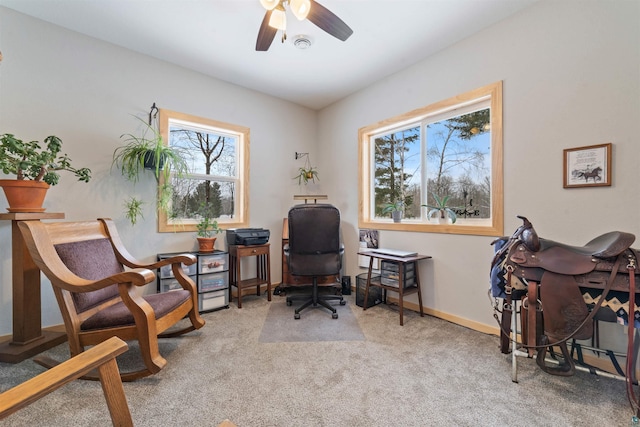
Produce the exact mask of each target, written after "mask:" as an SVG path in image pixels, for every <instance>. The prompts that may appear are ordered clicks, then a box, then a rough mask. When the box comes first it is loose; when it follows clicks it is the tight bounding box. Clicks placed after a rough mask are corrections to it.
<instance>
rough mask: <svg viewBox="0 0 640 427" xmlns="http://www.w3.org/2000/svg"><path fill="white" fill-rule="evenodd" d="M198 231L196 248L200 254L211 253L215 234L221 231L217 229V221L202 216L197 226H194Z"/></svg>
mask: <svg viewBox="0 0 640 427" xmlns="http://www.w3.org/2000/svg"><path fill="white" fill-rule="evenodd" d="M196 229H197V230H198V237H197V239H198V248H199V251H200V252H213V251H214V246H215V243H216V237H214V235H215V234H218V233H221V232H222V230H221V229H220V228H219V227H218V221H216V220H212V219H211V218H209V217H208V216H206V215H205V216H204V217H203V218H202V219H201V220H200V222H199V223H198V224H196Z"/></svg>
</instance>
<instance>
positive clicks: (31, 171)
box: [0, 133, 91, 212]
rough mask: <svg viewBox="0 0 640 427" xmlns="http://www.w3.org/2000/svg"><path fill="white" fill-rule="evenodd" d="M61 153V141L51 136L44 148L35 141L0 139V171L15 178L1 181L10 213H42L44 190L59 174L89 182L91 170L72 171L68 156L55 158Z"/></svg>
mask: <svg viewBox="0 0 640 427" xmlns="http://www.w3.org/2000/svg"><path fill="white" fill-rule="evenodd" d="M61 150H62V140H61V139H60V138H58V137H57V136H53V135H51V136H48V137H46V138H45V139H44V147H43V146H41V143H40V142H38V141H30V142H24V141H23V140H21V139H18V138H16V137H15V136H14V135H12V134H9V133H5V134H4V135H1V136H0V170H1V171H2V172H3V173H5V174H8V175H15V176H16V179H3V180H0V186H1V187H2V189H3V190H4V193H5V196H6V197H7V201H8V202H9V208H7V210H8V211H9V212H44V210H45V209H44V208H43V207H42V204H43V202H44V198H45V196H46V193H47V190H48V189H49V187H50V186H52V185H56V184H58V182H59V180H60V175H59V174H58V171H68V172H71V173H73V174H74V175H75V176H76V177H77V178H78V180H79V181H84V182H89V180H90V179H91V170H90V169H88V168H80V169H75V168H74V167H72V166H71V159H70V158H69V156H67V154H63V155H60V156H59V155H58V154H59V153H60V151H61Z"/></svg>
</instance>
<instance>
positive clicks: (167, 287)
mask: <svg viewBox="0 0 640 427" xmlns="http://www.w3.org/2000/svg"><path fill="white" fill-rule="evenodd" d="M191 280H194V281H195V277H191ZM177 289H182V286H180V283H178V279H176V278H169V279H160V292H169V291H175V290H177Z"/></svg>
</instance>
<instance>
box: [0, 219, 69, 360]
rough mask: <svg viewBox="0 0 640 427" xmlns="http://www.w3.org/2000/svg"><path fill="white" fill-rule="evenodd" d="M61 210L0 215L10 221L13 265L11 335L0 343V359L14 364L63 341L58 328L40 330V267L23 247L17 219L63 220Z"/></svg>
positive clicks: (64, 338) (65, 338) (65, 336)
mask: <svg viewBox="0 0 640 427" xmlns="http://www.w3.org/2000/svg"><path fill="white" fill-rule="evenodd" d="M63 218H64V213H45V212H20V213H17V212H16V213H6V214H0V220H10V221H11V245H12V248H11V251H12V252H11V258H12V268H13V272H12V274H13V338H12V339H11V340H9V341H5V342H3V343H0V362H6V363H18V362H21V361H23V360H25V359H28V358H30V357H32V356H34V355H36V354H38V353H41V352H43V351H45V350H47V349H49V348H52V347H55V346H57V345H58V344H61V343H63V342H65V341H66V340H67V335H66V333H64V332H60V330H59V328H55V327H54V328H48V329H45V330H43V329H42V315H41V312H40V309H41V300H40V298H41V297H40V270H39V269H38V267H36V265H35V263H34V262H33V259H31V255H30V254H29V250H28V249H27V247H26V245H25V243H24V239H23V238H22V233H20V228H19V227H18V222H19V221H40V220H41V219H63Z"/></svg>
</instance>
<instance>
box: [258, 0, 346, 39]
mask: <svg viewBox="0 0 640 427" xmlns="http://www.w3.org/2000/svg"><path fill="white" fill-rule="evenodd" d="M260 3H261V4H262V6H263V7H264V8H265V9H267V13H266V14H265V15H264V19H263V20H262V24H261V25H260V30H259V31H258V40H257V41H256V50H257V51H267V50H269V47H270V46H271V43H272V42H273V39H274V38H275V36H276V33H277V32H278V30H282V42H283V43H284V41H285V40H286V39H287V33H286V28H287V15H286V10H285V5H286V6H289V8H290V9H291V12H293V14H294V15H295V17H296V18H298V19H299V20H300V21H302V20H304V19H308V20H309V21H311V22H312V23H313V24H315V25H316V26H317V27H319V28H320V29H321V30H324V31H326V32H327V33H329V34H331V35H332V36H333V37H335V38H337V39H339V40H342V41H345V40H347V39H348V38H349V36H351V34H353V30H352V29H351V28H350V27H349V26H348V25H347V24H345V23H344V21H343V20H342V19H340V18H338V17H337V16H336V15H335V14H334V13H333V12H331V11H330V10H329V9H327V8H326V7H324V6H322V5H321V4H320V3H318V2H317V1H314V0H260Z"/></svg>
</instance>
